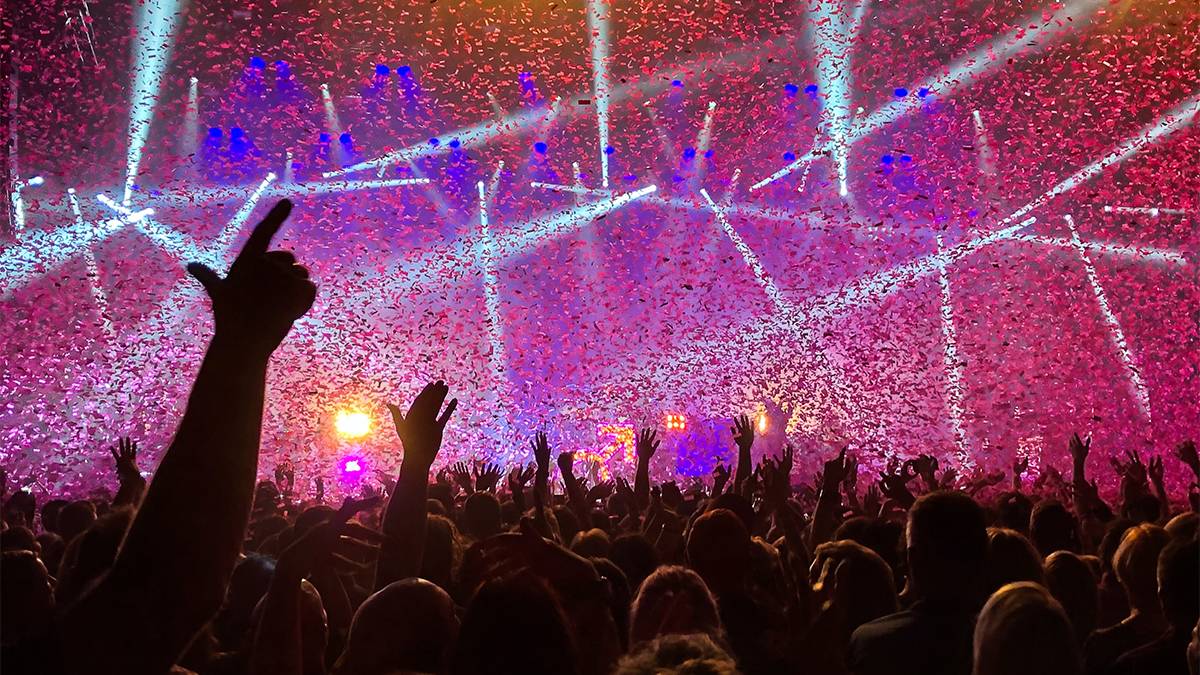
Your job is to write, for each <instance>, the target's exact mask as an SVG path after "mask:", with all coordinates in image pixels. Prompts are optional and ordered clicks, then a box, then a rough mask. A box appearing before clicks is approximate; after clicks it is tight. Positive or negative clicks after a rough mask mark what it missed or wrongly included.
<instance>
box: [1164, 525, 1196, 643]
mask: <svg viewBox="0 0 1200 675" xmlns="http://www.w3.org/2000/svg"><path fill="white" fill-rule="evenodd" d="M1158 599H1159V602H1161V603H1162V608H1163V613H1164V614H1166V616H1167V621H1168V622H1169V623H1170V624H1171V626H1172V627H1173V628H1174V629H1175V630H1179V631H1185V630H1191V628H1192V626H1194V625H1195V624H1196V621H1197V619H1200V544H1197V542H1196V539H1189V540H1187V541H1181V540H1178V539H1172V540H1171V543H1169V544H1167V546H1166V547H1165V548H1164V549H1163V551H1162V553H1160V554H1159V556H1158Z"/></svg>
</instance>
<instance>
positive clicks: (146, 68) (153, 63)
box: [121, 0, 182, 204]
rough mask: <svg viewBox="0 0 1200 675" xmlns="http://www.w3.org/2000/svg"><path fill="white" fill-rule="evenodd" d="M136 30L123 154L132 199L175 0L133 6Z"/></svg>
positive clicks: (175, 22)
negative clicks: (126, 138) (131, 88)
mask: <svg viewBox="0 0 1200 675" xmlns="http://www.w3.org/2000/svg"><path fill="white" fill-rule="evenodd" d="M135 12H136V13H137V29H136V32H135V33H134V40H133V43H132V50H131V51H132V53H131V54H130V63H131V64H132V65H133V73H134V74H133V91H132V94H131V95H130V99H129V130H128V134H127V136H128V142H127V145H126V152H125V196H124V197H123V198H122V200H121V201H122V203H124V204H128V203H129V200H130V199H131V198H132V196H133V186H134V184H135V183H136V182H137V176H138V170H139V168H140V167H141V163H142V152H143V150H144V149H145V147H146V141H147V139H149V137H150V123H151V121H153V119H154V108H155V106H157V105H158V97H159V94H160V90H161V89H162V81H163V76H164V75H165V74H166V70H167V63H168V62H169V61H170V59H171V49H172V47H173V46H174V44H175V34H176V32H177V31H178V29H179V24H180V18H181V16H182V12H181V6H180V1H179V0H143V1H142V2H139V3H137V9H136V10H135Z"/></svg>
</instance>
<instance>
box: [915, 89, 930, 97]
mask: <svg viewBox="0 0 1200 675" xmlns="http://www.w3.org/2000/svg"><path fill="white" fill-rule="evenodd" d="M928 95H929V88H928V87H921V88H920V89H918V90H917V96H919V97H921V98H925V97H926V96H928Z"/></svg>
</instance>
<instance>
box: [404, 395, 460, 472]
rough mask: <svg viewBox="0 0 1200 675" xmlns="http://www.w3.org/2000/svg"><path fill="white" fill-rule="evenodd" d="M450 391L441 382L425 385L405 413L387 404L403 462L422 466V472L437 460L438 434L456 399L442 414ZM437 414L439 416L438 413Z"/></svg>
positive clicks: (443, 426) (456, 400) (443, 427)
mask: <svg viewBox="0 0 1200 675" xmlns="http://www.w3.org/2000/svg"><path fill="white" fill-rule="evenodd" d="M449 393H450V388H449V387H447V386H446V383H445V382H442V381H441V380H438V381H437V382H431V383H430V384H427V385H425V388H424V389H422V390H421V393H420V394H417V398H416V399H415V400H414V401H413V402H412V405H411V406H409V408H408V414H407V415H405V414H403V413H401V412H400V408H399V407H398V406H395V405H392V404H391V403H389V404H388V410H390V411H391V412H392V422H394V423H395V425H396V435H397V436H399V437H400V443H401V445H403V446H404V463H405V464H407V463H409V462H412V463H413V465H414V466H420V467H424V468H425V470H426V471H428V470H429V467H431V466H433V460H435V459H437V453H438V450H440V449H441V447H442V434H443V432H444V431H445V430H446V423H447V422H449V421H450V416H451V415H453V414H454V409H455V408H457V407H458V399H456V398H452V399H450V402H449V403H447V404H446V410H445V411H444V412H442V403H444V402H445V401H446V395H447V394H449ZM439 412H440V413H441V416H439V415H438V413H439Z"/></svg>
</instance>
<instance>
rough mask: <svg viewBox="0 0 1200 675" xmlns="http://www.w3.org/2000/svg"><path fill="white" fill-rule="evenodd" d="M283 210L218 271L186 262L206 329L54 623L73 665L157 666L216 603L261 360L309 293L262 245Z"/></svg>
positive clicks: (286, 205)
mask: <svg viewBox="0 0 1200 675" xmlns="http://www.w3.org/2000/svg"><path fill="white" fill-rule="evenodd" d="M290 211H291V204H290V202H288V201H286V200H284V201H281V202H279V203H278V204H276V205H275V207H274V208H273V209H271V212H270V213H268V214H267V216H266V218H264V219H263V220H262V222H260V223H259V224H258V225H256V226H255V228H254V230H253V232H252V233H251V234H250V237H249V239H248V240H247V242H246V245H245V247H244V248H243V249H242V251H241V253H240V254H239V255H238V256H237V259H236V260H235V261H234V262H233V265H232V266H231V267H230V268H229V273H228V275H226V277H225V278H224V279H222V278H221V277H220V276H218V275H217V273H216V272H214V271H213V270H211V269H209V268H208V267H206V266H204V265H202V264H199V263H192V264H190V265H188V272H190V273H191V274H192V276H194V277H195V278H196V279H197V280H199V281H200V283H201V284H203V285H204V288H205V290H206V291H207V292H208V296H209V298H210V299H211V300H212V311H213V318H214V323H215V330H214V334H213V339H212V342H211V343H210V344H209V347H208V351H207V352H206V353H205V356H204V360H203V362H202V363H201V364H200V370H199V372H198V373H197V374H196V381H195V384H194V385H193V386H192V393H191V396H190V397H189V399H188V404H187V409H186V411H185V412H184V414H183V419H182V420H181V421H180V423H179V429H178V430H177V431H176V433H175V439H174V441H173V442H172V443H171V446H170V447H169V448H168V449H167V452H166V454H165V455H164V456H163V459H162V462H161V463H160V464H159V466H158V469H157V471H155V475H154V480H153V481H152V482H151V484H150V487H149V489H148V490H147V492H146V497H145V500H144V501H143V503H142V507H141V509H140V510H139V511H138V514H137V517H136V518H134V521H133V524H132V525H131V526H130V529H129V533H128V535H127V536H126V538H125V542H124V544H123V545H122V547H121V550H120V552H119V553H118V554H117V558H116V560H115V561H114V563H113V566H112V569H111V571H110V572H109V573H108V575H107V576H106V577H105V578H104V579H103V580H102V581H101V582H100V583H99V584H98V585H97V586H96V587H95V588H94V589H93V590H92V591H91V592H90V593H88V594H87V595H85V596H84V597H83V598H82V599H81V600H80V602H79V603H77V604H76V605H75V606H74V607H73V608H71V609H70V610H68V611H67V612H66V614H65V615H64V617H63V621H62V623H61V624H60V630H61V633H60V637H61V639H62V640H63V642H64V645H63V653H64V654H65V658H66V660H67V664H68V669H69V670H71V671H73V672H113V673H116V672H119V673H130V674H133V673H161V672H164V671H166V670H167V669H168V668H169V667H170V666H171V665H172V664H173V663H174V662H175V660H176V659H177V658H178V657H179V655H180V653H181V652H182V651H183V650H184V648H185V647H186V646H187V645H188V643H189V642H191V640H192V638H193V636H194V635H195V634H196V632H197V631H198V630H199V629H200V628H201V627H202V626H203V625H204V624H205V623H206V622H207V621H208V620H209V619H210V618H212V616H213V614H214V613H215V612H216V611H217V609H218V608H219V606H220V604H221V600H222V598H223V596H224V593H225V586H226V584H227V582H228V580H229V576H230V574H231V573H232V571H233V565H234V563H235V561H236V559H237V556H238V553H239V552H240V551H241V548H242V540H243V538H244V537H245V532H246V524H247V521H248V520H249V517H250V503H251V499H252V496H253V493H254V481H255V475H256V473H257V469H258V444H259V434H260V431H261V429H260V428H261V425H262V409H263V396H264V389H265V386H266V376H267V362H268V360H269V359H270V357H271V354H272V352H274V351H275V348H276V347H277V346H278V345H279V343H280V342H281V341H282V340H283V338H284V337H285V336H286V335H287V333H288V331H289V330H290V329H291V327H292V323H293V322H294V321H295V320H296V319H298V318H300V317H301V316H302V315H303V314H304V313H305V312H307V311H308V309H309V307H311V306H312V303H313V299H314V298H315V296H316V287H315V286H314V285H313V284H312V282H310V281H309V280H308V270H306V269H305V268H303V267H301V266H300V265H298V264H296V258H295V256H293V255H292V254H291V253H288V252H286V251H268V250H267V249H268V247H269V246H270V244H271V239H272V238H273V237H274V236H275V233H276V232H278V231H279V228H280V227H281V226H282V225H283V221H284V219H285V218H287V215H288V213H289V212H290ZM147 393H151V392H147ZM129 636H137V642H138V646H137V648H136V649H133V648H130V646H129V644H128V643H127V640H128V639H129Z"/></svg>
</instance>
